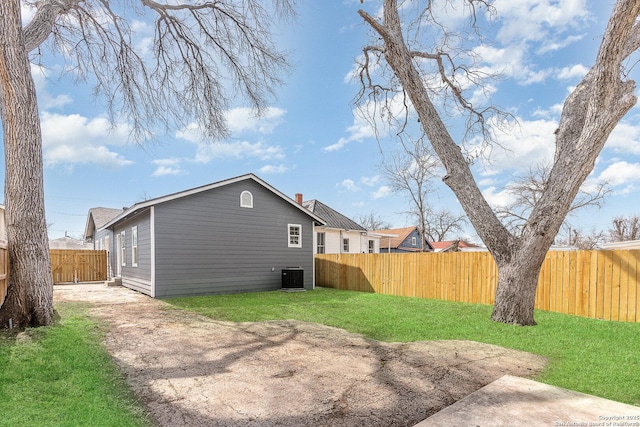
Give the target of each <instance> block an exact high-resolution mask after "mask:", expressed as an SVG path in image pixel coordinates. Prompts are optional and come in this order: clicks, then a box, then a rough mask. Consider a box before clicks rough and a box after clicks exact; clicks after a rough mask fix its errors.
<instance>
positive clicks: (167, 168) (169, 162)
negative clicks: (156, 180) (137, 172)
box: [152, 159, 187, 176]
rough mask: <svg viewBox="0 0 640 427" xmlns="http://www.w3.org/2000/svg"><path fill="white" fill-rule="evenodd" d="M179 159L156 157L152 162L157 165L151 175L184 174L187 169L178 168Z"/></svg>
mask: <svg viewBox="0 0 640 427" xmlns="http://www.w3.org/2000/svg"><path fill="white" fill-rule="evenodd" d="M180 163H181V161H180V160H179V159H156V160H154V161H153V164H154V165H156V166H157V168H156V170H155V171H154V172H153V174H152V176H166V175H185V174H187V171H185V170H183V169H181V168H180Z"/></svg>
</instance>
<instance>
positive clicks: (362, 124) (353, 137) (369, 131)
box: [324, 114, 376, 151]
mask: <svg viewBox="0 0 640 427" xmlns="http://www.w3.org/2000/svg"><path fill="white" fill-rule="evenodd" d="M347 134H348V136H347V137H343V138H340V139H339V140H338V142H336V143H335V144H332V145H329V146H327V147H324V151H337V150H341V149H342V148H344V147H345V146H346V145H347V144H349V143H350V142H354V141H362V140H363V139H366V138H375V136H376V130H375V128H374V127H373V125H372V124H371V123H369V122H368V121H367V120H366V119H364V118H363V117H362V116H360V115H358V114H354V117H353V125H351V126H349V127H348V128H347Z"/></svg>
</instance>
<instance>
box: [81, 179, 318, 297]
mask: <svg viewBox="0 0 640 427" xmlns="http://www.w3.org/2000/svg"><path fill="white" fill-rule="evenodd" d="M316 224H324V221H322V219H320V218H319V217H318V216H316V215H314V214H313V213H312V212H310V211H308V210H307V209H305V208H303V207H302V206H301V205H299V204H298V203H296V202H295V201H294V200H293V199H291V198H289V197H287V196H285V195H284V194H283V193H281V192H280V191H278V190H276V189H275V188H274V187H272V186H271V185H269V184H267V183H266V182H265V181H263V180H261V179H260V178H258V177H257V176H255V175H253V174H247V175H242V176H239V177H236V178H231V179H227V180H224V181H219V182H215V183H212V184H208V185H204V186H202V187H197V188H192V189H190V190H185V191H181V192H179V193H174V194H169V195H166V196H163V197H158V198H155V199H151V200H146V201H143V202H140V203H136V204H135V205H133V206H131V207H130V208H128V209H125V210H124V212H122V213H120V214H119V215H117V216H116V217H115V218H113V219H112V220H110V221H109V222H107V223H106V224H104V226H103V227H102V228H99V229H97V230H96V231H95V237H94V239H97V238H99V239H102V238H103V237H100V236H104V238H105V239H106V238H107V237H109V239H108V240H105V241H108V242H109V245H110V248H111V251H110V253H111V263H112V265H114V266H115V268H116V275H117V276H120V277H121V279H122V284H123V285H124V286H126V287H129V288H131V289H135V290H137V291H139V292H142V293H144V294H147V295H150V296H152V297H154V298H163V297H172V296H188V295H206V294H219V293H232V292H253V291H267V290H275V289H279V288H281V287H282V285H283V279H284V277H283V273H284V272H283V270H289V269H291V270H295V271H296V274H295V276H296V277H300V279H301V281H302V282H303V284H304V288H306V289H313V287H314V260H313V227H314V225H316ZM287 273H289V271H287ZM300 285H301V286H302V283H301V284H300Z"/></svg>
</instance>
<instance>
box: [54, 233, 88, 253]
mask: <svg viewBox="0 0 640 427" xmlns="http://www.w3.org/2000/svg"><path fill="white" fill-rule="evenodd" d="M49 249H65V250H91V249H93V244H92V243H87V242H86V241H84V240H82V239H74V238H73V237H70V236H64V237H59V238H57V239H50V240H49Z"/></svg>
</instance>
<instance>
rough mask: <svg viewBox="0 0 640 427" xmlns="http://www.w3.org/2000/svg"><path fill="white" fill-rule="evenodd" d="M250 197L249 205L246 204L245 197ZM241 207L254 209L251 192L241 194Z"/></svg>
mask: <svg viewBox="0 0 640 427" xmlns="http://www.w3.org/2000/svg"><path fill="white" fill-rule="evenodd" d="M245 195H249V203H245V202H244V196H245ZM240 207H241V208H253V194H251V192H250V191H246V190H245V191H243V192H242V193H240Z"/></svg>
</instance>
